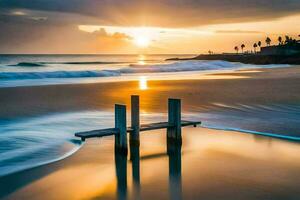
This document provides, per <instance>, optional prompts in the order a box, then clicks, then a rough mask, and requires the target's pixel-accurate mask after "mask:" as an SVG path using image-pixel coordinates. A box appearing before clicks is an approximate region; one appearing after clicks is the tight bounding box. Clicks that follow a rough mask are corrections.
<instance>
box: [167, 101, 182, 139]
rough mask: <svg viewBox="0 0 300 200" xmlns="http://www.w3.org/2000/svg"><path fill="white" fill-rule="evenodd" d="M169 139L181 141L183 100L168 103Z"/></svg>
mask: <svg viewBox="0 0 300 200" xmlns="http://www.w3.org/2000/svg"><path fill="white" fill-rule="evenodd" d="M168 118H169V120H168V123H169V126H170V128H168V133H167V137H168V139H180V140H181V100H180V99H169V101H168Z"/></svg>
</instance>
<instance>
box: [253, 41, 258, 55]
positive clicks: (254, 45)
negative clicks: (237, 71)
mask: <svg viewBox="0 0 300 200" xmlns="http://www.w3.org/2000/svg"><path fill="white" fill-rule="evenodd" d="M253 47H254V53H256V48H257V44H256V43H254V44H253Z"/></svg>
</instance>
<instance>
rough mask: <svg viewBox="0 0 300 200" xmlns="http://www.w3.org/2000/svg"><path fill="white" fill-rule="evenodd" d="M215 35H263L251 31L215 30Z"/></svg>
mask: <svg viewBox="0 0 300 200" xmlns="http://www.w3.org/2000/svg"><path fill="white" fill-rule="evenodd" d="M215 33H219V34H263V32H261V31H251V30H216V31H215Z"/></svg>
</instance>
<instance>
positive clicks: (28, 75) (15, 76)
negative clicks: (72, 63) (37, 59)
mask: <svg viewBox="0 0 300 200" xmlns="http://www.w3.org/2000/svg"><path fill="white" fill-rule="evenodd" d="M119 75H120V72H118V71H110V70H94V71H53V72H2V73H0V80H1V79H3V80H20V79H45V78H87V77H111V76H119Z"/></svg>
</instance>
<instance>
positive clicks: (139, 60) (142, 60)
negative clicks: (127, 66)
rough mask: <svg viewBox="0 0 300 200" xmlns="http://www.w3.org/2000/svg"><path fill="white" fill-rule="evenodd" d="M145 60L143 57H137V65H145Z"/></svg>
mask: <svg viewBox="0 0 300 200" xmlns="http://www.w3.org/2000/svg"><path fill="white" fill-rule="evenodd" d="M145 59H146V56H145V55H139V57H138V64H139V65H145V64H146V62H145Z"/></svg>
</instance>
